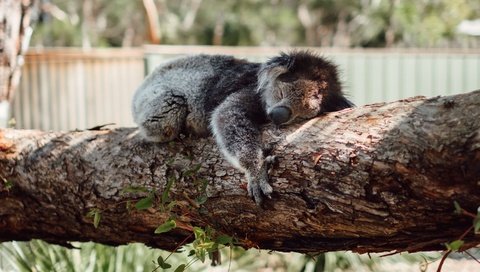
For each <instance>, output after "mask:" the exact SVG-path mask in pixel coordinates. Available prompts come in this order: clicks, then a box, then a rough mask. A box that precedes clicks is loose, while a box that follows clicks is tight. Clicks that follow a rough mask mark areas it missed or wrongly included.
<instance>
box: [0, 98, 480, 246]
mask: <svg viewBox="0 0 480 272" xmlns="http://www.w3.org/2000/svg"><path fill="white" fill-rule="evenodd" d="M265 142H266V143H272V142H276V143H277V144H276V146H275V148H274V150H273V155H275V156H276V157H277V163H276V164H275V165H274V166H273V167H272V169H271V171H270V176H271V183H272V185H273V187H274V194H273V198H272V199H271V200H267V201H266V203H265V204H264V206H263V207H257V206H256V205H255V203H254V202H253V201H252V200H251V199H249V198H248V196H247V192H246V188H245V184H244V178H243V176H242V174H241V173H239V172H237V171H236V170H234V169H233V168H232V167H231V166H230V165H229V164H228V163H227V162H225V161H224V160H223V158H222V157H221V156H220V154H219V152H218V149H217V147H216V146H215V144H214V142H213V141H212V139H210V138H206V139H188V138H185V139H182V140H179V141H176V142H172V143H168V144H153V143H147V142H145V141H143V140H142V139H141V137H140V136H139V135H137V131H136V130H135V129H131V128H120V129H115V130H100V131H73V132H40V131H29V130H2V131H0V175H1V178H2V179H3V180H4V182H0V241H8V240H29V239H32V238H40V239H44V240H46V241H50V242H54V243H66V242H67V241H73V240H76V241H89V240H92V241H95V242H100V243H105V244H112V245H118V244H125V243H129V242H133V241H136V242H142V243H145V244H147V245H150V246H154V247H160V248H164V249H174V248H175V247H176V246H177V245H178V244H179V243H180V242H181V241H182V240H183V239H185V238H186V237H188V236H189V235H190V233H191V230H192V226H203V227H205V226H207V225H208V226H211V227H213V228H214V229H216V230H217V232H219V233H225V234H229V235H231V236H234V237H235V238H237V239H238V241H239V244H241V245H243V246H245V247H258V248H263V249H272V250H280V251H297V252H322V251H331V250H352V251H355V252H381V251H390V250H397V251H404V250H407V251H412V252H413V251H421V250H435V249H444V248H445V247H444V245H443V244H442V243H445V242H449V241H453V240H456V239H457V238H458V237H459V236H460V235H461V234H462V233H463V232H464V231H465V230H466V229H468V228H469V227H470V226H471V225H472V219H471V218H469V217H467V216H463V215H457V214H455V213H454V212H453V211H454V205H453V202H454V201H457V202H458V203H459V204H460V205H461V207H462V208H463V209H465V210H466V211H469V212H474V213H475V212H476V209H477V207H478V206H479V205H480V91H475V92H471V93H468V94H461V95H456V96H450V97H436V98H431V99H425V98H421V97H416V98H411V99H407V100H402V101H397V102H393V103H381V104H374V105H368V106H364V107H359V108H355V109H349V110H344V111H341V112H335V113H330V114H328V115H325V116H322V117H319V118H316V119H313V120H310V121H307V122H306V123H304V124H298V125H293V126H290V127H288V128H286V129H283V130H282V131H280V132H278V131H275V130H272V129H268V130H266V133H265ZM198 165H200V166H198ZM168 180H171V181H174V184H173V186H172V188H171V190H170V191H169V192H168V194H169V197H170V198H171V199H174V200H175V201H176V205H175V206H174V207H173V208H172V210H171V211H169V212H168V208H166V207H165V206H166V204H167V203H168V202H169V200H168V199H166V198H165V196H166V195H167V194H165V195H164V196H163V208H161V207H162V204H161V203H162V192H163V191H164V189H165V187H166V184H167V181H168ZM207 182H208V186H207V187H206V189H205V188H204V185H206V183H207ZM131 186H140V187H145V188H149V189H151V190H153V191H155V206H154V207H152V208H149V209H146V210H143V211H137V210H135V209H133V210H128V209H127V208H126V206H127V205H126V204H127V203H130V201H132V200H133V203H135V200H139V199H141V198H143V197H145V196H147V195H148V194H149V193H148V192H138V193H135V192H134V193H132V192H130V193H126V194H122V190H123V189H125V188H127V187H131ZM204 189H205V190H204ZM205 194H206V195H207V196H208V199H207V200H206V201H205V202H204V203H202V202H203V201H201V198H202V196H203V195H205ZM199 199H200V200H199ZM92 209H97V210H98V211H100V213H101V221H100V224H99V227H98V228H95V227H94V226H93V224H92V218H89V217H87V216H86V215H87V213H88V212H89V211H91V210H92ZM162 209H163V211H162ZM165 210H167V211H165ZM172 217H173V218H174V219H175V221H176V223H177V228H175V229H174V230H172V231H170V232H168V233H164V234H154V233H153V232H154V230H155V228H156V227H158V226H159V225H160V224H162V223H163V222H165V221H166V220H167V219H168V218H172ZM464 240H465V244H464V247H462V249H464V248H465V249H466V248H469V247H472V246H475V245H477V244H478V243H479V242H480V237H479V236H475V235H474V234H473V232H471V233H469V234H467V235H466V236H465V237H464Z"/></svg>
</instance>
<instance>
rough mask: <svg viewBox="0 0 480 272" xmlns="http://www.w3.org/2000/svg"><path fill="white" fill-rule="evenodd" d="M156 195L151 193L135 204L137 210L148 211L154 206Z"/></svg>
mask: <svg viewBox="0 0 480 272" xmlns="http://www.w3.org/2000/svg"><path fill="white" fill-rule="evenodd" d="M154 198H155V195H154V194H153V193H149V194H148V195H147V196H146V197H144V198H142V199H140V200H139V201H137V203H135V209H137V210H146V209H149V208H151V207H152V206H153V200H154Z"/></svg>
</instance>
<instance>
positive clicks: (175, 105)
mask: <svg viewBox="0 0 480 272" xmlns="http://www.w3.org/2000/svg"><path fill="white" fill-rule="evenodd" d="M259 67H260V64H259V63H251V62H247V61H245V60H239V59H235V58H234V57H231V56H223V55H195V56H189V57H184V58H179V59H176V60H173V61H170V62H168V63H166V64H163V65H161V66H159V67H157V68H156V69H155V70H154V71H153V72H152V73H151V74H150V75H149V76H148V77H147V78H146V79H145V80H144V82H143V83H142V85H141V86H140V87H139V88H138V89H137V91H136V93H135V95H134V98H133V105H132V110H133V116H134V121H135V122H136V123H137V124H138V125H139V127H140V129H141V131H142V132H143V134H145V136H147V138H150V139H151V140H153V141H161V142H163V141H168V140H171V138H172V137H173V136H175V134H178V133H179V132H180V131H187V132H188V133H192V134H196V135H201V136H202V135H206V134H208V133H209V129H208V126H209V125H208V122H209V118H210V114H211V112H212V111H213V110H214V109H215V108H216V107H217V106H218V105H219V104H220V103H221V102H222V101H223V100H225V98H226V97H227V96H229V95H230V94H232V93H234V92H237V91H239V90H244V89H249V90H251V91H252V95H254V94H253V93H254V89H255V87H256V84H257V72H258V69H259ZM175 126H177V127H175ZM170 132H171V133H170ZM158 133H164V135H163V136H161V137H159V138H158V137H157V136H156V135H157V134H158Z"/></svg>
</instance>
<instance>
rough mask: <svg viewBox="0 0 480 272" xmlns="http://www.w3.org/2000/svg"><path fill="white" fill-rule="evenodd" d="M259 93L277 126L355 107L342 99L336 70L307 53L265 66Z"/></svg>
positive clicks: (289, 54)
mask: <svg viewBox="0 0 480 272" xmlns="http://www.w3.org/2000/svg"><path fill="white" fill-rule="evenodd" d="M258 91H259V92H260V93H261V95H262V98H263V102H264V103H265V105H266V110H267V115H268V117H269V118H270V119H271V121H272V122H273V123H274V124H276V125H283V124H289V123H291V122H292V121H294V120H299V119H309V118H313V117H315V116H318V115H319V114H321V113H323V112H331V111H337V110H341V109H344V108H349V107H352V106H353V104H352V103H351V102H350V101H348V100H347V99H346V98H345V97H344V96H343V93H342V90H341V84H340V82H339V79H338V73H337V67H336V66H335V65H334V64H333V63H331V62H330V61H328V60H326V59H324V58H322V57H319V56H317V55H315V54H312V53H310V52H308V51H296V52H291V53H288V54H286V53H281V54H280V55H279V56H277V57H274V58H272V59H270V60H269V61H267V62H265V63H264V64H263V65H262V67H261V68H260V70H259V73H258Z"/></svg>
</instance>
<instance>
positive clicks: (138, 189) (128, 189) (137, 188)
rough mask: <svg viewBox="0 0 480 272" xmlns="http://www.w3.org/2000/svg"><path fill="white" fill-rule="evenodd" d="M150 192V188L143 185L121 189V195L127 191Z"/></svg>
mask: <svg viewBox="0 0 480 272" xmlns="http://www.w3.org/2000/svg"><path fill="white" fill-rule="evenodd" d="M146 192H148V188H146V187H143V186H127V187H125V188H123V189H122V190H121V191H120V194H121V195H124V194H126V193H146Z"/></svg>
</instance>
